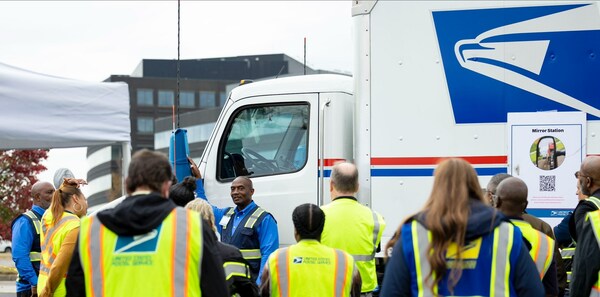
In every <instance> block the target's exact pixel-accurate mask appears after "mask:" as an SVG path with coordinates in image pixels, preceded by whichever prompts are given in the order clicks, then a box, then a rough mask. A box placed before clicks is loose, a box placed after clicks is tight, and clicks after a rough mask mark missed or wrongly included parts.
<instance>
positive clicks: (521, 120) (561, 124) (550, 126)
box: [507, 112, 586, 225]
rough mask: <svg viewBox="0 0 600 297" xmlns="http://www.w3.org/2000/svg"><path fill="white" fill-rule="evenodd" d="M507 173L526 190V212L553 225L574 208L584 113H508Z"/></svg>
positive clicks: (581, 151) (583, 133) (582, 138)
mask: <svg viewBox="0 0 600 297" xmlns="http://www.w3.org/2000/svg"><path fill="white" fill-rule="evenodd" d="M507 131H508V173H509V174H511V175H513V176H515V177H518V178H520V179H522V180H523V181H524V182H525V183H526V184H527V188H528V190H529V194H528V197H527V200H528V201H529V204H528V206H527V212H528V213H530V214H532V215H534V216H536V217H539V218H542V219H544V220H545V221H547V222H549V223H550V224H551V225H556V224H558V223H559V222H560V220H561V219H562V218H563V217H564V216H566V215H567V214H568V212H569V211H572V210H573V208H575V206H576V205H577V195H576V194H575V192H576V190H577V180H576V179H575V175H574V174H575V172H576V171H578V170H579V168H580V166H581V162H582V161H583V158H585V155H586V152H585V137H586V114H585V113H583V112H528V113H509V114H508V121H507Z"/></svg>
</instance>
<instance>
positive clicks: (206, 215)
mask: <svg viewBox="0 0 600 297" xmlns="http://www.w3.org/2000/svg"><path fill="white" fill-rule="evenodd" d="M185 208H187V209H190V210H193V211H197V212H199V213H200V215H201V216H202V218H203V219H205V220H206V221H208V222H209V223H210V226H211V227H212V230H213V231H215V232H216V231H217V227H216V226H215V214H214V213H213V210H212V206H210V204H208V202H206V201H204V200H203V199H199V198H198V199H194V200H192V201H190V202H188V204H186V205H185Z"/></svg>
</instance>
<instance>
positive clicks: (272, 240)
mask: <svg viewBox="0 0 600 297" xmlns="http://www.w3.org/2000/svg"><path fill="white" fill-rule="evenodd" d="M207 201H208V200H207ZM211 206H212V209H213V213H214V214H215V223H216V224H217V229H218V230H219V233H221V232H223V226H221V224H220V222H221V220H222V219H223V217H224V216H225V214H226V213H227V211H228V210H229V207H225V208H218V207H216V206H214V205H212V204H211ZM257 207H258V206H257V205H256V203H254V201H251V202H250V204H248V205H247V206H246V207H245V208H244V209H242V210H239V209H238V208H237V207H235V208H234V213H233V216H232V218H231V219H232V220H233V224H232V225H233V227H232V228H231V234H233V232H234V231H235V229H236V228H237V226H238V225H239V223H240V222H241V221H242V220H243V219H244V217H246V216H247V215H248V214H250V213H252V212H253V211H254V209H256V208H257ZM256 232H258V241H260V254H261V259H260V272H259V273H258V278H257V279H256V283H257V284H258V285H260V277H261V275H262V271H263V267H265V263H266V262H267V260H268V259H269V255H271V253H273V252H274V251H275V250H277V249H278V248H279V233H278V232H277V223H276V222H275V219H273V217H272V216H266V217H265V218H264V219H263V220H262V222H261V223H260V224H259V225H258V226H256Z"/></svg>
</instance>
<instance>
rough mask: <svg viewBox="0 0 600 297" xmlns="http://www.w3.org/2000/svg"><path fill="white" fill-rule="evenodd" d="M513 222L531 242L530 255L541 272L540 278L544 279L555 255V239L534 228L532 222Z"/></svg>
mask: <svg viewBox="0 0 600 297" xmlns="http://www.w3.org/2000/svg"><path fill="white" fill-rule="evenodd" d="M511 222H512V223H513V224H514V225H515V226H517V227H519V229H520V230H521V233H522V234H523V237H525V239H527V241H528V242H529V243H530V244H531V250H530V251H529V255H530V256H531V259H533V262H534V263H535V267H537V269H538V272H539V273H540V279H543V278H544V275H545V274H546V272H547V271H548V268H550V264H551V263H552V259H553V257H554V239H552V238H551V237H550V236H548V235H546V234H544V233H542V232H540V231H538V230H535V229H533V227H532V226H531V224H529V223H527V222H525V221H523V220H511Z"/></svg>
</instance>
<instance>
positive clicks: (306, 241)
mask: <svg viewBox="0 0 600 297" xmlns="http://www.w3.org/2000/svg"><path fill="white" fill-rule="evenodd" d="M298 244H300V245H318V244H321V243H320V242H319V241H318V240H316V239H300V241H298Z"/></svg>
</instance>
